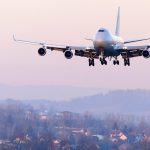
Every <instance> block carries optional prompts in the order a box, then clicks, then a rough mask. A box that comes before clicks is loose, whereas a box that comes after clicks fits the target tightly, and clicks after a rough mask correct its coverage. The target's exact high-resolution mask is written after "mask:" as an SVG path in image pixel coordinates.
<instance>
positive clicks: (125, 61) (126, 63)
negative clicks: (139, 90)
mask: <svg viewBox="0 0 150 150" xmlns="http://www.w3.org/2000/svg"><path fill="white" fill-rule="evenodd" d="M124 66H130V59H129V58H128V59H124Z"/></svg>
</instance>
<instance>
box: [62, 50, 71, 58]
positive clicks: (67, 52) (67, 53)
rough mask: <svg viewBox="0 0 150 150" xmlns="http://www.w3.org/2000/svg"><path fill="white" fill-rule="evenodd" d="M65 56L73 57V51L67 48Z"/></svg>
mask: <svg viewBox="0 0 150 150" xmlns="http://www.w3.org/2000/svg"><path fill="white" fill-rule="evenodd" d="M64 55H65V58H67V59H71V58H72V57H73V52H72V51H71V50H66V51H65V52H64Z"/></svg>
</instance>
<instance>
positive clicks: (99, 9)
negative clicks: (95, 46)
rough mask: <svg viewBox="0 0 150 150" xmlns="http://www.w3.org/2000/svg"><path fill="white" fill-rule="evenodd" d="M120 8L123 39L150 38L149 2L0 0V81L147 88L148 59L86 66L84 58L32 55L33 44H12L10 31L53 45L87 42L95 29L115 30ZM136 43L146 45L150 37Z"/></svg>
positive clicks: (148, 83) (149, 85) (108, 87)
mask: <svg viewBox="0 0 150 150" xmlns="http://www.w3.org/2000/svg"><path fill="white" fill-rule="evenodd" d="M118 6H121V34H122V36H123V37H124V38H125V39H135V38H143V37H150V7H149V6H150V1H149V0H13V1H10V0H5V1H4V0H1V1H0V22H1V23H0V54H1V55H0V73H1V74H0V83H1V84H8V85H71V86H79V87H100V88H107V89H112V88H114V89H119V88H125V89H126V88H127V89H130V88H136V89H137V88H142V89H150V59H147V60H146V59H144V58H135V59H133V60H131V67H124V66H123V60H121V61H122V62H121V65H120V66H113V65H112V62H109V63H108V64H109V65H108V66H101V65H100V63H99V61H98V60H96V67H94V68H93V67H88V59H86V58H80V57H74V58H73V59H71V60H66V59H65V58H64V56H63V53H59V52H48V54H47V55H46V56H45V57H40V56H38V54H37V50H38V48H39V47H38V46H33V45H22V44H17V43H14V42H13V40H12V35H13V34H15V35H16V36H17V38H21V39H27V40H32V41H44V42H48V43H54V44H71V45H90V44H91V43H90V42H87V41H85V40H84V38H85V37H87V38H90V37H92V36H93V35H94V34H95V32H96V30H97V29H98V28H99V27H107V28H109V29H110V30H111V31H112V32H114V29H115V22H116V15H117V7H118ZM138 44H150V41H147V42H144V43H143V42H142V43H141V42H140V43H138Z"/></svg>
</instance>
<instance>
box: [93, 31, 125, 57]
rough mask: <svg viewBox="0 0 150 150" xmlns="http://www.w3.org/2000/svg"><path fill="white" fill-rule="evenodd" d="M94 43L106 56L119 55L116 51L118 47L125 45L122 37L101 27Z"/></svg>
mask: <svg viewBox="0 0 150 150" xmlns="http://www.w3.org/2000/svg"><path fill="white" fill-rule="evenodd" d="M93 45H94V48H95V50H96V51H97V52H100V53H101V52H103V53H104V55H106V56H116V55H119V54H118V53H117V52H116V49H118V47H122V46H123V45H124V41H123V39H122V38H121V37H119V36H115V35H112V34H111V33H110V32H109V31H108V30H107V29H105V28H100V29H99V30H98V31H97V33H96V35H95V36H94V39H93Z"/></svg>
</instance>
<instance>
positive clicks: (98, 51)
mask: <svg viewBox="0 0 150 150" xmlns="http://www.w3.org/2000/svg"><path fill="white" fill-rule="evenodd" d="M13 39H14V41H16V42H21V43H26V44H37V45H40V46H41V47H40V48H39V49H38V54H39V55H40V56H44V55H46V53H47V50H51V51H54V50H55V51H61V52H63V53H64V56H65V58H66V59H71V58H72V57H73V55H75V56H80V57H86V58H88V60H89V61H88V62H89V66H95V59H99V61H100V63H101V65H107V60H106V58H110V61H111V60H112V58H113V59H114V60H113V64H114V65H119V64H120V62H119V60H118V57H119V56H121V57H122V58H123V60H124V66H130V58H133V57H138V56H143V57H144V58H149V57H150V45H144V46H127V45H126V44H128V43H133V42H139V41H145V40H150V38H145V39H138V40H128V41H124V40H123V38H121V37H120V7H119V8H118V15H117V23H116V31H115V35H113V34H112V33H111V32H110V31H109V30H108V29H106V28H100V29H98V30H97V32H96V34H95V36H94V38H93V39H86V40H90V41H92V43H93V46H90V47H87V46H71V45H54V44H47V43H41V42H31V41H26V40H19V39H16V38H15V36H13Z"/></svg>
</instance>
